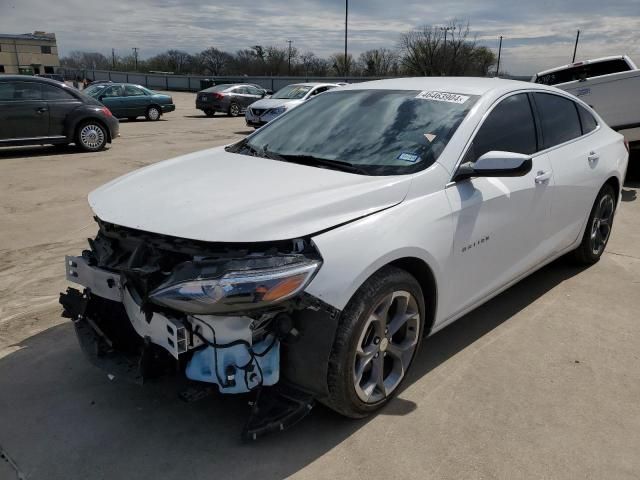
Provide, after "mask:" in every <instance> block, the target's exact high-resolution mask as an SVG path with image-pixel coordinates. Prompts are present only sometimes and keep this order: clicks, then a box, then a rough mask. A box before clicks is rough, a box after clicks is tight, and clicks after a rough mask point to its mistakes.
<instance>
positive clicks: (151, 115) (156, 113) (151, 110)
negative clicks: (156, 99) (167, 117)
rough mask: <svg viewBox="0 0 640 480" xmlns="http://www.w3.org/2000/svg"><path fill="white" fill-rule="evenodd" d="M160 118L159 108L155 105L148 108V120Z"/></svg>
mask: <svg viewBox="0 0 640 480" xmlns="http://www.w3.org/2000/svg"><path fill="white" fill-rule="evenodd" d="M159 118H160V110H158V109H157V108H156V107H151V108H149V120H158V119H159Z"/></svg>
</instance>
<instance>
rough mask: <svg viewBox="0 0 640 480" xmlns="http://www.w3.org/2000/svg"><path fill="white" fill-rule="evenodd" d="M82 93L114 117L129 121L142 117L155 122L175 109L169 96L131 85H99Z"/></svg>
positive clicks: (92, 86)
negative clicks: (96, 101) (104, 107)
mask: <svg viewBox="0 0 640 480" xmlns="http://www.w3.org/2000/svg"><path fill="white" fill-rule="evenodd" d="M83 93H85V94H87V95H89V96H91V97H93V98H95V99H97V100H98V101H100V102H102V103H103V104H104V105H106V106H107V107H109V110H111V112H112V113H113V114H114V115H115V116H116V117H118V118H128V119H129V120H135V119H136V118H138V117H143V116H144V117H146V119H147V120H151V121H156V120H160V117H161V116H162V115H163V114H165V113H168V112H173V111H174V110H175V109H176V106H175V104H174V103H173V98H171V96H170V95H165V94H163V93H158V92H154V91H153V90H149V89H148V88H145V87H143V86H141V85H134V84H132V83H99V84H96V85H91V86H90V87H87V88H86V89H85V90H83Z"/></svg>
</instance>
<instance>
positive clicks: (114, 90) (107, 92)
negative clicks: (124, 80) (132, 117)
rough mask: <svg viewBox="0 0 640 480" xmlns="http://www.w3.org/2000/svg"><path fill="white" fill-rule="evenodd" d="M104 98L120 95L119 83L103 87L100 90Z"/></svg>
mask: <svg viewBox="0 0 640 480" xmlns="http://www.w3.org/2000/svg"><path fill="white" fill-rule="evenodd" d="M101 96H103V97H105V98H108V97H122V87H121V86H120V85H114V86H113V87H108V88H105V89H104V90H103V91H102V95H101Z"/></svg>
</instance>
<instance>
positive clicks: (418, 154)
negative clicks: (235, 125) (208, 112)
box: [230, 90, 478, 175]
mask: <svg viewBox="0 0 640 480" xmlns="http://www.w3.org/2000/svg"><path fill="white" fill-rule="evenodd" d="M477 99H478V96H476V95H459V94H454V93H442V92H419V91H406V90H403V91H394V90H346V91H333V92H328V93H326V94H323V95H318V96H317V97H315V98H313V99H312V100H310V101H308V102H306V103H304V104H302V105H300V106H299V107H297V108H295V109H293V110H291V111H290V112H288V113H286V114H285V115H283V116H282V117H280V119H278V120H276V121H274V122H273V123H270V124H267V125H266V126H265V127H263V128H262V129H261V130H258V131H257V132H256V133H255V134H253V135H252V136H251V137H249V139H248V140H246V141H244V142H241V143H240V144H236V148H233V147H232V149H231V150H230V151H235V152H237V153H244V154H247V155H257V156H265V157H268V158H272V159H274V158H275V159H281V160H285V161H292V162H298V163H306V164H311V165H313V164H315V165H316V166H322V167H324V168H331V165H332V164H331V162H335V167H336V169H340V168H339V167H340V166H341V165H339V164H342V167H344V166H345V164H346V165H348V166H349V167H356V168H357V173H364V174H368V175H397V174H406V173H411V172H415V171H418V170H422V169H424V168H427V167H429V166H430V165H432V164H433V163H434V162H435V161H436V160H437V158H438V156H439V155H440V153H442V150H443V149H444V147H445V146H446V145H447V142H448V141H449V139H450V138H451V136H452V135H453V134H454V132H455V131H456V129H457V128H458V125H460V123H461V122H462V120H463V119H464V117H465V116H466V115H467V113H468V112H469V110H470V109H471V107H472V106H473V104H474V103H475V102H476V101H477Z"/></svg>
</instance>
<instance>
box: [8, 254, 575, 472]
mask: <svg viewBox="0 0 640 480" xmlns="http://www.w3.org/2000/svg"><path fill="white" fill-rule="evenodd" d="M580 271H581V269H580V268H576V267H573V266H571V265H570V264H569V263H568V262H567V261H565V260H562V259H561V260H559V261H556V262H554V263H552V264H551V265H549V266H547V267H545V268H543V269H541V270H540V271H538V272H537V273H534V274H533V275H531V276H530V277H528V278H527V279H525V280H523V281H522V282H520V283H519V284H517V285H515V286H514V287H512V288H510V289H509V290H507V291H506V292H504V293H503V294H501V295H499V296H498V297H496V298H495V299H493V300H492V301H490V302H488V303H487V304H485V305H484V306H482V307H480V308H478V309H476V310H475V311H474V312H473V313H471V314H468V315H466V316H465V317H463V318H461V319H460V320H458V321H457V322H456V323H454V324H453V325H451V326H449V327H448V328H446V329H444V330H442V331H441V332H439V333H437V334H435V335H434V336H432V337H431V338H429V339H427V340H426V341H425V342H424V343H423V347H422V350H421V351H420V353H419V354H418V356H417V357H416V359H415V362H414V366H413V368H412V371H411V373H410V374H409V376H408V378H407V382H405V387H404V388H406V387H407V386H409V385H411V384H412V383H414V382H417V381H419V380H420V379H421V378H422V377H424V376H425V375H427V374H428V373H429V372H430V371H431V370H433V369H434V368H436V367H438V366H439V365H441V364H443V363H444V362H447V361H448V360H449V359H450V358H452V357H453V356H455V355H456V354H457V353H458V352H460V351H461V350H463V349H465V348H467V347H468V346H470V345H471V344H473V343H474V342H475V341H477V340H478V339H480V338H482V337H483V336H484V335H486V334H487V333H488V332H490V331H491V330H493V329H495V328H496V327H498V326H499V325H501V324H502V323H504V322H506V321H508V320H509V319H510V318H512V317H513V316H514V315H515V314H517V313H518V312H520V311H521V310H523V309H524V308H526V307H527V306H528V305H530V304H531V303H532V302H533V301H535V300H536V299H537V298H539V297H540V296H542V295H544V294H545V293H546V292H547V291H549V290H550V289H552V288H554V287H555V286H556V285H558V284H560V283H561V282H563V281H564V280H565V279H567V278H569V277H572V276H574V275H576V274H577V273H579V272H580ZM532 318H533V317H532ZM532 321H533V320H532ZM177 393H178V387H177V382H169V381H165V382H161V383H153V384H148V385H146V386H145V387H144V388H141V387H138V386H135V385H129V384H126V383H121V382H118V381H113V382H110V381H109V380H108V379H107V377H106V375H104V373H102V372H100V371H99V370H97V369H95V368H94V367H92V366H90V365H89V363H88V362H87V360H86V359H85V358H84V357H83V355H82V354H81V352H80V348H79V347H78V345H77V341H76V339H75V335H74V333H73V327H72V325H71V324H70V323H66V324H62V325H60V326H57V327H54V328H51V329H49V330H47V331H45V332H43V333H40V334H38V335H35V336H33V337H31V338H29V339H28V340H26V341H25V342H23V343H22V344H21V345H20V349H19V350H17V351H14V352H13V353H11V354H9V355H8V356H6V357H5V358H3V359H0V405H2V408H1V409H0V425H3V428H2V431H1V432H0V442H1V443H2V445H3V447H4V448H5V449H6V451H7V452H8V453H9V454H10V455H11V457H12V458H13V460H15V461H16V463H17V464H18V465H19V466H20V467H21V469H22V471H25V472H28V471H36V470H37V471H40V472H47V474H46V478H47V479H48V480H49V479H50V480H54V479H58V478H60V479H62V478H95V477H96V475H97V473H96V472H99V473H100V474H99V475H98V476H100V477H101V478H130V474H131V472H136V475H135V476H136V477H137V478H152V477H155V476H157V474H158V472H159V471H161V472H162V478H165V479H174V478H175V479H178V478H184V477H186V476H189V477H192V478H234V479H239V478H257V477H260V478H262V479H265V480H276V479H278V480H279V479H283V478H286V477H288V476H290V475H293V474H294V473H296V472H298V471H299V470H301V469H302V468H304V467H305V466H307V465H309V464H310V463H312V462H314V461H315V460H316V459H318V458H319V457H321V456H322V455H324V454H325V453H327V452H328V451H330V450H332V449H333V448H334V447H335V446H336V445H339V444H340V443H341V442H343V441H345V440H346V439H348V438H349V437H350V436H351V435H353V434H355V433H356V432H357V431H358V430H359V429H360V428H362V427H363V426H364V425H366V424H367V423H368V422H369V421H371V420H372V419H375V417H373V418H370V419H364V420H350V419H346V418H343V417H341V416H339V415H338V414H336V413H334V412H332V411H331V410H329V409H327V408H325V407H322V406H318V407H316V408H315V409H314V410H313V411H312V413H311V414H310V415H309V417H308V418H306V419H305V420H304V421H302V422H301V423H300V424H298V425H296V426H295V427H293V428H292V429H291V430H289V431H286V432H284V433H280V434H276V435H272V436H270V437H268V438H265V439H262V440H260V441H258V442H255V443H252V444H242V443H241V442H240V440H239V433H240V430H241V428H242V425H243V422H244V421H245V420H246V418H247V414H248V412H249V407H248V405H247V397H243V396H222V395H215V396H212V397H209V398H207V399H204V400H201V401H199V402H196V403H191V404H186V403H183V402H182V401H180V400H179V399H178V398H177ZM416 408H418V405H416V403H414V402H412V401H408V400H405V399H403V398H402V392H400V393H399V397H398V398H396V399H394V400H393V401H392V402H391V403H390V404H389V405H388V406H387V407H386V408H384V409H383V410H382V411H381V412H380V413H379V415H406V414H408V413H409V412H411V411H413V410H415V409H416ZM446 408H447V407H446V405H445V406H443V409H446ZM30 478H38V477H36V476H33V477H30ZM40 478H45V477H40Z"/></svg>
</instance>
